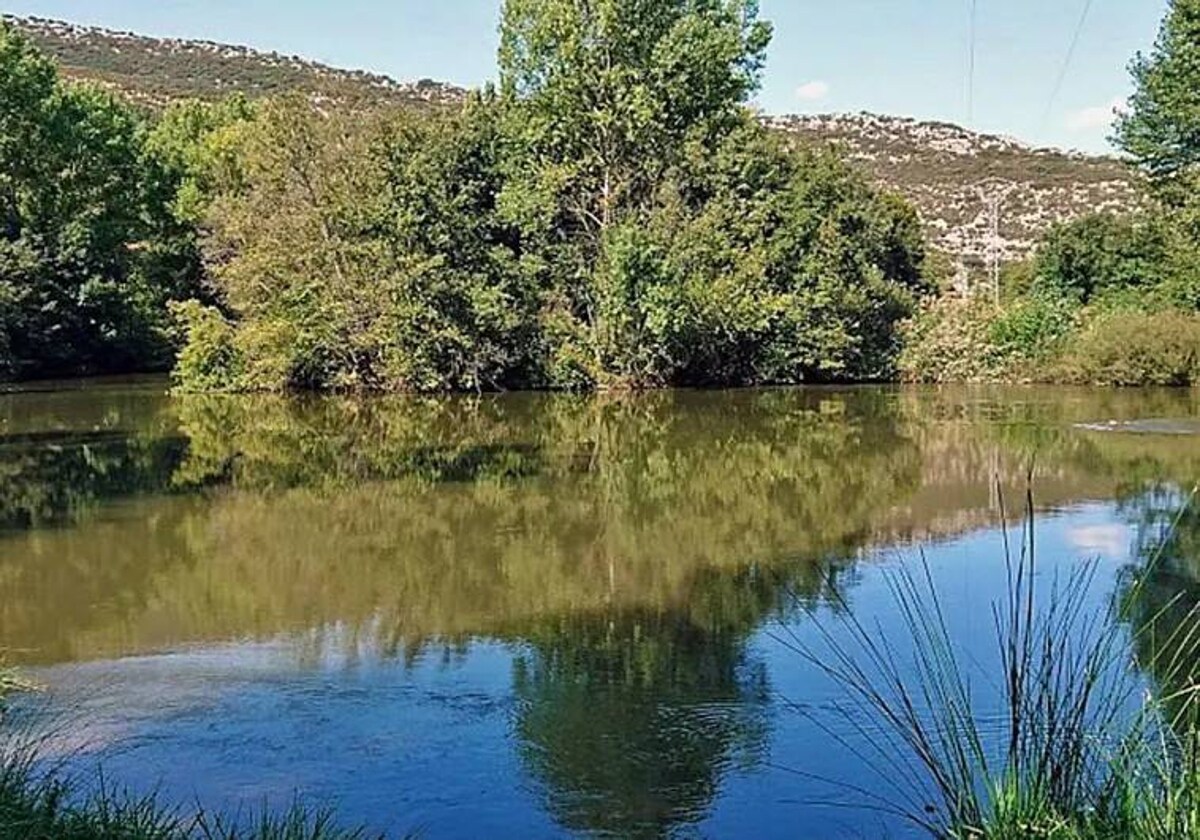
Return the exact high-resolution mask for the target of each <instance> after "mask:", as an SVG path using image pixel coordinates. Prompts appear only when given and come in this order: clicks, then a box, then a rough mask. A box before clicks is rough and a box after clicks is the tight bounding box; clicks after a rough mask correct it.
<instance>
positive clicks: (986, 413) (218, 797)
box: [0, 380, 1200, 838]
mask: <svg viewBox="0 0 1200 840" xmlns="http://www.w3.org/2000/svg"><path fill="white" fill-rule="evenodd" d="M1198 420H1200V392H1196V391H1186V390H1182V391H1170V390H1161V391H1158V390H1156V391H1149V390H1140V391H1139V390H1128V391H1115V390H1091V389H1063V388H1053V389H1052V388H940V389H935V388H900V387H893V388H884V387H880V388H857V389H833V388H829V389H825V388H812V389H793V390H757V391H727V392H686V391H684V392H665V393H651V394H644V395H632V394H631V395H608V396H598V397H584V396H570V395H537V394H512V395H500V396H483V397H450V398H420V397H374V398H360V399H355V398H349V397H323V398H317V397H309V398H286V397H274V396H259V397H248V396H212V397H171V396H168V394H167V393H166V386H165V384H164V383H163V382H162V381H158V380H145V381H134V382H108V383H80V384H78V385H61V386H54V387H47V388H32V389H25V390H23V391H20V392H16V393H9V394H6V395H4V396H0V423H2V424H3V425H2V428H0V431H2V436H0V648H2V649H6V650H7V651H8V656H9V658H10V659H11V660H12V661H13V662H14V663H16V664H18V665H20V666H21V667H22V668H23V669H24V671H25V673H26V674H28V675H30V676H32V677H33V678H34V679H35V680H37V681H38V682H39V683H41V684H42V685H43V686H44V689H45V690H44V691H43V692H41V693H40V694H39V695H36V696H34V697H31V698H26V699H25V700H23V701H22V706H24V707H28V709H29V711H30V713H31V714H33V713H34V707H36V716H37V717H38V719H43V718H44V719H47V720H50V719H53V720H55V721H58V723H56V724H55V725H54V728H55V731H56V733H57V734H56V736H55V738H54V739H53V740H52V742H51V745H52V746H51V749H53V750H57V751H60V753H61V755H63V756H65V757H66V760H67V761H68V762H69V763H70V765H71V766H72V767H73V768H74V770H75V772H77V773H79V774H82V775H85V776H87V775H88V774H95V773H97V769H96V768H99V767H102V768H103V772H104V776H105V778H106V779H108V780H109V781H110V782H114V781H115V782H116V783H118V784H119V785H121V786H127V787H128V788H129V789H131V790H133V791H135V792H146V791H151V790H156V791H159V792H160V794H161V795H162V796H163V797H165V798H166V799H168V800H170V801H172V802H175V803H178V804H180V805H181V806H183V807H185V808H186V807H190V803H196V802H199V803H203V804H204V805H206V806H209V807H216V808H218V809H221V810H225V811H231V810H237V809H239V808H242V809H249V808H254V807H257V806H259V805H261V804H262V803H268V804H271V805H275V806H286V805H288V804H289V803H291V802H292V801H293V799H294V798H295V797H297V796H299V797H301V798H302V799H303V800H304V801H305V802H309V803H315V804H318V805H329V806H331V807H333V808H335V809H336V812H337V814H338V818H339V820H340V821H341V822H344V823H347V824H352V825H358V824H365V825H367V826H369V827H371V828H373V829H376V830H380V831H386V832H389V833H390V834H392V835H395V836H401V835H403V834H404V833H406V832H409V831H413V830H420V831H421V836H423V837H427V838H474V837H489V838H534V837H559V836H572V835H586V836H611V837H661V836H680V837H693V836H699V837H732V836H747V837H756V838H774V837H780V838H783V837H788V838H795V837H821V838H825V837H840V836H846V837H879V836H896V837H905V836H917V835H913V834H911V832H909V830H908V829H907V828H906V826H905V824H904V822H903V820H901V819H899V818H897V817H895V816H894V815H890V814H888V813H886V812H884V811H879V810H878V809H875V808H873V807H870V806H871V805H872V804H873V803H872V802H870V801H868V800H867V798H866V797H865V796H864V794H863V791H864V790H866V791H871V792H875V793H878V794H885V793H887V792H888V778H887V776H888V771H887V770H886V767H885V766H882V765H881V764H880V762H879V761H878V760H877V759H875V760H872V758H871V755H870V751H869V750H866V751H863V750H860V749H852V748H851V746H852V745H851V744H849V742H851V741H853V739H854V738H855V737H856V736H859V735H861V734H862V732H863V727H862V725H861V724H862V722H861V721H858V722H857V723H854V722H852V721H851V720H850V717H851V716H850V715H849V714H847V713H846V711H845V708H844V706H843V705H842V704H843V701H844V700H845V697H844V691H843V690H842V689H840V688H839V686H838V685H837V684H835V683H833V682H831V681H830V680H829V679H828V677H827V676H825V675H824V674H823V673H822V672H821V671H820V669H818V668H816V667H814V666H813V665H812V664H811V663H810V662H808V661H807V660H806V659H805V658H804V657H803V656H801V655H798V653H797V652H796V650H795V649H794V648H795V645H796V642H797V640H799V641H800V642H801V643H802V644H808V643H810V642H811V643H815V641H817V640H819V639H821V638H823V634H824V633H833V634H835V635H836V634H837V633H839V632H840V630H839V628H841V627H843V626H844V622H845V620H846V615H847V613H848V612H850V613H852V614H853V615H854V616H855V617H856V618H857V619H859V620H860V621H863V622H865V623H867V624H869V626H870V627H872V628H873V631H874V632H878V633H879V635H880V637H881V638H887V639H889V640H891V641H892V642H893V643H894V644H895V645H896V649H897V651H899V652H900V655H901V656H903V651H904V650H905V646H906V644H907V643H906V635H905V634H906V630H905V626H904V623H903V622H902V621H901V619H900V617H899V614H898V610H897V606H896V603H895V598H894V596H893V594H892V592H891V588H890V583H891V582H894V581H895V580H896V577H895V576H896V574H897V572H898V571H899V570H901V569H904V568H909V569H910V570H911V569H912V568H915V567H922V568H923V566H921V564H922V563H923V564H925V566H927V567H928V569H929V570H930V573H931V577H932V580H933V582H934V584H935V585H936V588H937V591H938V593H939V595H940V597H941V599H942V603H943V605H944V608H945V612H946V621H947V624H948V627H949V629H950V630H951V632H952V635H953V638H954V639H955V642H956V644H959V645H961V650H962V652H963V655H964V657H965V658H966V659H967V660H969V661H970V662H972V663H973V664H974V665H976V666H978V667H979V668H980V670H981V679H984V678H986V672H987V670H988V669H989V667H990V666H989V663H991V662H992V661H993V660H994V658H995V648H996V642H995V638H994V633H993V619H992V613H991V611H990V609H991V606H990V605H991V604H992V603H993V602H994V601H995V600H996V599H997V598H1000V597H1001V596H1002V595H1003V592H1004V586H1005V580H1006V577H1005V575H1006V571H1005V557H1004V542H1005V537H1006V536H1007V537H1008V539H1009V540H1010V543H1013V544H1017V543H1019V542H1020V540H1021V536H1020V527H1021V521H1022V519H1023V516H1024V512H1025V494H1026V490H1027V489H1028V486H1029V482H1028V481H1027V479H1029V478H1030V477H1031V478H1032V485H1031V486H1032V493H1033V498H1034V505H1035V511H1036V522H1035V526H1034V530H1035V533H1036V535H1037V541H1038V556H1039V570H1040V572H1039V573H1040V574H1044V575H1046V576H1047V577H1052V576H1053V575H1056V574H1069V573H1070V572H1071V571H1072V570H1077V569H1079V568H1081V567H1082V566H1083V565H1084V564H1087V563H1095V564H1096V578H1095V580H1096V585H1095V586H1094V587H1093V591H1091V592H1089V595H1088V597H1089V598H1090V599H1091V602H1092V607H1091V608H1092V609H1095V610H1103V609H1105V608H1106V606H1107V604H1108V603H1109V602H1110V601H1111V599H1112V598H1113V597H1114V596H1119V595H1120V594H1121V591H1122V588H1123V587H1125V586H1127V582H1128V580H1129V579H1130V576H1131V575H1132V574H1136V573H1137V570H1138V569H1139V567H1142V566H1144V564H1145V563H1146V562H1147V557H1148V555H1149V553H1150V552H1151V551H1152V550H1153V546H1154V545H1155V544H1156V543H1155V540H1157V539H1159V538H1161V536H1162V533H1163V529H1164V527H1165V525H1164V523H1169V522H1173V521H1175V520H1176V518H1177V517H1178V515H1179V511H1180V508H1181V506H1182V505H1183V503H1184V499H1185V496H1186V494H1187V492H1188V491H1189V489H1190V488H1191V487H1192V486H1193V485H1194V484H1195V482H1196V481H1197V480H1200V439H1198V438H1197V437H1196V436H1195V434H1194V432H1195V430H1196V428H1197V421H1198ZM1185 519H1187V521H1188V522H1190V523H1192V527H1195V528H1196V530H1197V532H1200V525H1197V524H1196V522H1195V517H1191V518H1187V517H1185ZM1006 526H1007V528H1006ZM1175 544H1176V545H1179V546H1191V547H1193V548H1197V549H1200V540H1198V539H1193V540H1191V541H1188V540H1176V541H1175ZM922 558H923V559H922ZM1167 561H1168V562H1165V563H1163V564H1161V565H1160V566H1158V567H1156V571H1155V575H1156V577H1155V580H1154V582H1153V583H1154V585H1153V586H1150V587H1147V589H1146V590H1145V591H1146V592H1147V593H1149V595H1148V596H1147V597H1156V598H1160V599H1163V600H1164V602H1166V601H1169V600H1170V598H1171V597H1173V595H1174V594H1175V593H1178V592H1185V593H1189V592H1192V591H1193V590H1194V589H1195V588H1196V587H1197V586H1200V584H1196V580H1197V578H1196V575H1197V573H1200V551H1198V552H1197V553H1196V554H1192V553H1189V551H1188V550H1185V549H1180V550H1179V551H1176V552H1175V554H1174V555H1172V556H1171V557H1169V558H1167ZM1189 597H1190V596H1189ZM1147 678H1148V679H1149V680H1150V681H1151V682H1152V678H1153V675H1152V674H1151V675H1148V677H1147ZM63 720H67V721H70V725H69V726H64V725H62V724H61V721H63Z"/></svg>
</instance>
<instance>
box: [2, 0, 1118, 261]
mask: <svg viewBox="0 0 1200 840" xmlns="http://www.w3.org/2000/svg"><path fill="white" fill-rule="evenodd" d="M4 20H5V21H7V22H9V23H11V24H13V25H15V26H17V27H18V28H20V29H21V30H22V31H24V32H26V33H27V34H28V35H29V36H30V37H31V38H32V39H33V40H34V41H35V42H36V43H37V45H38V46H39V47H41V48H42V49H43V50H45V51H46V52H47V53H48V54H49V55H51V56H53V57H54V58H55V59H56V60H57V61H58V62H59V63H60V65H61V66H62V68H63V71H64V73H65V74H66V75H68V76H69V77H71V78H76V79H82V80H88V81H91V82H95V83H98V84H101V85H104V86H106V87H109V88H112V89H114V90H117V91H119V92H121V93H122V94H124V95H126V96H129V97H130V98H132V99H134V100H136V101H139V102H142V103H144V104H147V105H150V106H162V105H164V104H166V103H168V102H170V101H171V100H173V99H178V98H184V97H200V98H219V97H222V96H226V95H229V94H231V93H234V92H241V93H244V94H246V95H248V96H251V97H262V96H270V95H273V94H279V93H283V92H287V91H301V92H303V93H306V94H308V95H309V96H313V97H317V98H321V99H327V100H330V101H335V102H342V103H350V104H363V103H367V102H380V101H382V102H386V103H389V104H395V105H401V106H407V107H438V106H444V105H452V104H454V103H456V102H459V101H461V100H462V98H463V97H464V96H465V93H466V92H465V91H464V90H463V89H462V88H458V87H455V86H453V85H448V84H444V83H441V82H436V81H432V80H429V79H422V80H419V81H415V82H399V81H396V80H394V79H390V78H388V77H386V76H380V75H375V74H371V73H366V72H361V71H351V70H340V69H335V68H332V67H328V66H325V65H323V64H319V63H317V62H313V61H309V60H306V59H303V58H300V57H298V56H285V55H280V54H278V53H264V52H259V51H256V50H253V49H250V48H248V47H238V46H229V45H225V44H216V43H212V42H207V41H182V40H174V39H158V38H148V37H145V36H140V35H135V34H133V33H129V32H112V31H109V30H103V29H96V28H92V27H83V26H77V25H74V24H70V23H63V22H59V21H50V20H44V19H39V18H23V19H16V18H11V17H9V16H4ZM763 119H764V121H765V122H766V123H767V124H768V125H771V126H773V127H776V128H778V129H780V130H784V131H788V132H790V133H792V134H794V135H796V136H797V137H799V138H802V139H803V140H805V141H808V142H818V143H834V144H837V145H839V146H841V147H842V148H844V149H845V150H846V152H847V154H848V155H849V156H850V158H851V160H853V161H855V162H856V163H857V164H858V165H860V166H861V167H862V168H863V169H864V170H865V171H866V172H867V173H868V174H869V175H870V177H871V178H872V179H873V180H874V181H876V182H877V183H879V184H881V185H883V186H886V187H888V188H891V189H894V190H896V191H898V192H900V193H901V194H903V195H904V196H906V197H907V198H908V199H909V200H910V201H912V202H913V203H914V204H915V205H916V207H917V208H918V209H919V210H920V212H921V216H922V219H923V220H924V223H925V227H926V230H927V232H928V235H929V240H930V242H931V243H933V244H934V245H935V246H937V247H938V248H940V249H941V250H943V251H945V252H947V253H949V254H951V255H953V256H956V257H959V258H962V259H963V261H964V262H966V263H967V264H969V265H970V264H977V263H979V262H980V261H982V260H983V259H984V258H985V257H986V255H987V253H988V252H989V250H991V249H993V248H995V249H996V250H998V251H999V252H1000V253H1001V254H1002V255H1003V256H1004V257H1005V258H1006V259H1011V258H1017V257H1021V256H1025V255H1027V254H1028V253H1029V252H1030V250H1031V249H1032V247H1033V244H1034V242H1035V241H1036V240H1037V238H1038V237H1039V236H1040V234H1041V233H1042V232H1043V231H1044V230H1045V229H1046V228H1047V227H1048V226H1049V225H1051V224H1053V223H1054V222H1057V221H1064V220H1067V219H1072V218H1075V217H1077V216H1079V215H1081V214H1084V213H1087V212H1091V211H1096V210H1106V209H1113V210H1120V209H1122V208H1128V207H1131V206H1133V205H1134V203H1135V202H1136V200H1137V199H1136V195H1137V189H1136V176H1135V174H1134V173H1133V172H1132V171H1131V170H1130V169H1128V168H1127V167H1126V166H1124V165H1123V164H1122V163H1120V162H1119V161H1116V160H1114V159H1111V158H1099V157H1088V156H1084V155H1078V154H1071V153H1066V152H1062V151H1059V150H1054V149H1035V148H1032V147H1030V146H1027V145H1024V144H1022V143H1019V142H1018V141H1015V140H1012V139H1009V138H1003V137H996V136H991V135H985V134H979V133H975V132H972V131H969V130H967V129H963V128H960V127H958V126H954V125H949V124H944V123H928V122H917V121H914V120H910V119H904V118H897V117H885V116H876V115H873V114H853V115H826V116H780V117H764V118H763ZM981 184H986V185H989V186H988V187H987V192H988V193H989V194H991V193H995V192H997V190H999V191H1001V192H1003V193H1004V194H1005V195H1006V199H1005V201H1004V205H1003V211H1002V213H1001V215H1000V227H999V239H998V240H997V241H995V242H993V241H992V237H991V234H990V223H989V213H988V210H987V204H986V202H985V200H984V198H983V196H982V195H981V193H980V185H981Z"/></svg>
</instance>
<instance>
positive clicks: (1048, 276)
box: [1033, 210, 1200, 307]
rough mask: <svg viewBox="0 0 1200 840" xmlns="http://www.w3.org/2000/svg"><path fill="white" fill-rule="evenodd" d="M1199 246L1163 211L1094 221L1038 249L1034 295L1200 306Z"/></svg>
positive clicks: (1058, 232)
mask: <svg viewBox="0 0 1200 840" xmlns="http://www.w3.org/2000/svg"><path fill="white" fill-rule="evenodd" d="M1198 242H1200V240H1195V241H1193V240H1191V239H1190V238H1189V237H1188V236H1187V234H1186V231H1185V230H1184V229H1183V228H1182V227H1181V226H1180V225H1179V224H1178V223H1177V217H1175V216H1174V215H1173V214H1170V213H1167V212H1164V211H1161V210H1149V211H1146V212H1144V213H1142V214H1140V215H1137V216H1126V217H1120V216H1111V215H1103V214H1100V215H1094V216H1087V217H1084V218H1082V219H1080V220H1078V221H1076V222H1071V223H1069V224H1064V225H1059V226H1057V227H1055V228H1054V229H1052V230H1051V231H1050V232H1049V233H1048V234H1047V236H1046V238H1045V239H1044V240H1043V242H1042V243H1041V246H1040V247H1039V249H1038V254H1037V258H1036V261H1035V265H1034V281H1033V289H1034V291H1036V292H1039V293H1042V294H1051V295H1060V296H1064V297H1069V298H1071V299H1073V300H1075V301H1077V302H1079V303H1085V304H1086V303H1092V302H1103V301H1105V299H1116V300H1120V299H1122V298H1124V299H1125V300H1142V301H1146V302H1147V303H1148V304H1154V303H1158V304H1159V305H1167V304H1175V305H1181V306H1191V307H1195V306H1197V305H1200V271H1197V269H1196V264H1197V263H1196V260H1197V258H1198V257H1200V245H1198V244H1197V243H1198Z"/></svg>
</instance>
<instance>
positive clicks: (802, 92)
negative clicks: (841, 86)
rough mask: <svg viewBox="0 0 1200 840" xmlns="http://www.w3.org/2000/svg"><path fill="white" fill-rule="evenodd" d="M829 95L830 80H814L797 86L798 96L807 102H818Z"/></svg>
mask: <svg viewBox="0 0 1200 840" xmlns="http://www.w3.org/2000/svg"><path fill="white" fill-rule="evenodd" d="M828 95H829V82H823V81H821V80H820V79H817V80H816V81H812V82H805V83H804V84H802V85H800V87H798V88H796V98H797V99H802V100H804V101H805V102H816V101H818V100H820V99H824V98H825V97H826V96H828Z"/></svg>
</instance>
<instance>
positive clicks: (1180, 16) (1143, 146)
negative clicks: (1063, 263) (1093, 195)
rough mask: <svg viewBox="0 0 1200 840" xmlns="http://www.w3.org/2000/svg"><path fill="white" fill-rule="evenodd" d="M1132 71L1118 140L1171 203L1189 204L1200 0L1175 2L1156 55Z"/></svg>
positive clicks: (1197, 162) (1198, 137)
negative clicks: (1131, 91)
mask: <svg viewBox="0 0 1200 840" xmlns="http://www.w3.org/2000/svg"><path fill="white" fill-rule="evenodd" d="M1131 69H1132V73H1133V80H1134V84H1135V88H1136V89H1135V92H1134V94H1133V97H1132V98H1131V99H1130V101H1129V105H1130V108H1129V111H1128V113H1126V114H1124V115H1123V116H1122V117H1121V118H1120V120H1119V122H1118V124H1117V132H1116V138H1115V139H1116V141H1117V143H1118V144H1119V145H1120V147H1121V148H1122V149H1123V150H1124V151H1125V152H1126V153H1127V154H1129V155H1130V156H1131V157H1132V158H1133V159H1134V160H1135V161H1137V163H1138V164H1139V165H1140V166H1142V167H1143V168H1144V169H1145V170H1146V171H1147V172H1148V173H1149V175H1150V176H1151V177H1152V178H1153V179H1154V181H1155V183H1156V185H1157V186H1158V187H1159V188H1160V193H1162V194H1163V195H1164V196H1165V197H1166V198H1167V199H1168V201H1169V202H1171V203H1188V202H1189V201H1191V200H1193V199H1194V194H1195V191H1196V187H1197V185H1198V184H1200V0H1171V2H1170V8H1169V10H1168V12H1167V17H1166V19H1165V20H1164V21H1163V26H1162V29H1161V31H1160V32H1159V36H1158V41H1157V43H1156V44H1155V45H1154V49H1153V51H1152V52H1151V53H1150V54H1149V55H1144V54H1139V55H1138V56H1137V58H1136V59H1135V60H1134V62H1133V66H1132V68H1131Z"/></svg>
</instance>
